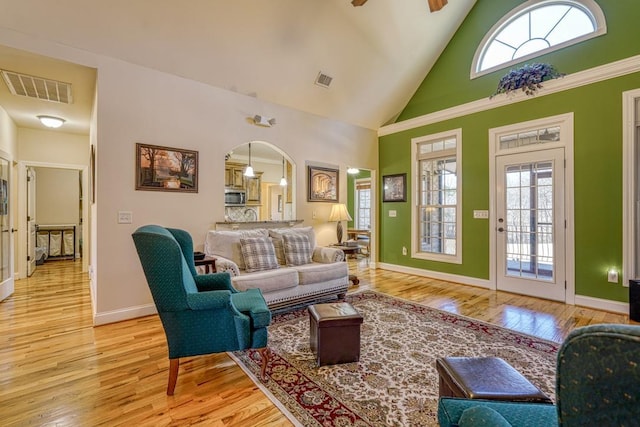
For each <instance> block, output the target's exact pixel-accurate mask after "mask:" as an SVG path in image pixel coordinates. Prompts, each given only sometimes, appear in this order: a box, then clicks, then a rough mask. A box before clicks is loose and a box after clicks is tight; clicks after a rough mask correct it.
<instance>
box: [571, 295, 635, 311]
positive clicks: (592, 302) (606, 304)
mask: <svg viewBox="0 0 640 427" xmlns="http://www.w3.org/2000/svg"><path fill="white" fill-rule="evenodd" d="M575 303H576V305H579V306H581V307H588V308H595V309H597V310H604V311H611V312H613V313H621V314H629V303H626V302H620V301H611V300H608V299H601V298H594V297H588V296H584V295H576V301H575Z"/></svg>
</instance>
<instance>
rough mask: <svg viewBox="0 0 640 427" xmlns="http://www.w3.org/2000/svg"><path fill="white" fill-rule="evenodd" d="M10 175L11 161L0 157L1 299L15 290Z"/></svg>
mask: <svg viewBox="0 0 640 427" xmlns="http://www.w3.org/2000/svg"><path fill="white" fill-rule="evenodd" d="M10 176H11V163H10V162H9V160H7V159H5V158H3V157H0V301H1V300H3V299H5V298H6V297H8V296H9V295H11V294H12V293H13V290H14V283H13V251H12V248H13V242H12V230H11V205H10V200H11V198H10V194H9V189H10V188H11V186H10Z"/></svg>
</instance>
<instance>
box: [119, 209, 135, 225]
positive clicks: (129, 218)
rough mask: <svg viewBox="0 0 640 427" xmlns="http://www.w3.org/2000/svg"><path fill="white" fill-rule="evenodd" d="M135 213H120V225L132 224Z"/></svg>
mask: <svg viewBox="0 0 640 427" xmlns="http://www.w3.org/2000/svg"><path fill="white" fill-rule="evenodd" d="M132 222H133V213H132V212H131V211H118V224H131V223H132Z"/></svg>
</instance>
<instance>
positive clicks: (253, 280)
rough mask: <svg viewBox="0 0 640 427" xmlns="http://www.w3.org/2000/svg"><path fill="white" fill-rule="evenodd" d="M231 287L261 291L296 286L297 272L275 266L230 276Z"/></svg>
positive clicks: (265, 291)
mask: <svg viewBox="0 0 640 427" xmlns="http://www.w3.org/2000/svg"><path fill="white" fill-rule="evenodd" d="M231 281H232V282H233V287H234V288H236V289H237V290H239V291H246V290H247V289H260V290H261V291H262V292H263V293H267V292H273V291H277V290H281V289H287V288H293V287H296V286H298V272H297V271H296V270H294V269H293V268H277V269H275V270H264V271H258V272H255V273H245V274H241V275H240V276H237V277H232V278H231Z"/></svg>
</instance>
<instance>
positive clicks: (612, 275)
mask: <svg viewBox="0 0 640 427" xmlns="http://www.w3.org/2000/svg"><path fill="white" fill-rule="evenodd" d="M607 280H608V281H609V282H611V283H618V272H617V271H615V270H609V271H608V272H607Z"/></svg>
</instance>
